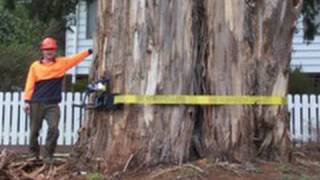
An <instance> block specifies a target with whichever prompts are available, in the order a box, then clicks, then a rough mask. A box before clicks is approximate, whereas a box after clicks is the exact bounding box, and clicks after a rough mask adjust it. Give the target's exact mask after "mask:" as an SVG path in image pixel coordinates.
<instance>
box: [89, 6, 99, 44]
mask: <svg viewBox="0 0 320 180" xmlns="http://www.w3.org/2000/svg"><path fill="white" fill-rule="evenodd" d="M87 7H88V11H87V39H92V37H93V36H94V35H95V33H96V23H97V17H96V16H97V0H91V1H88V6H87Z"/></svg>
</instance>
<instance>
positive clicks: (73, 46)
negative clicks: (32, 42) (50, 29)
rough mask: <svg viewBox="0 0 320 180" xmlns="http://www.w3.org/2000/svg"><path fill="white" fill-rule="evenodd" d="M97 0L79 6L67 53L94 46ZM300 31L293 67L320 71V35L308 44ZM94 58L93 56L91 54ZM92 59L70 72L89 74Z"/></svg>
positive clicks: (300, 25)
mask: <svg viewBox="0 0 320 180" xmlns="http://www.w3.org/2000/svg"><path fill="white" fill-rule="evenodd" d="M96 11H97V0H93V1H92V2H91V3H87V2H85V1H81V2H80V3H79V5H78V7H77V11H76V14H75V18H74V19H75V21H74V24H73V25H72V26H71V29H72V30H73V31H70V30H68V31H67V32H66V55H71V54H74V53H76V52H78V51H80V50H82V49H85V48H90V47H92V46H93V39H92V37H93V34H94V33H95V27H96ZM297 29H298V32H297V33H296V34H295V36H294V38H293V53H292V61H291V67H292V68H296V67H301V70H302V71H303V72H305V73H312V74H318V73H320V35H318V36H316V37H315V40H314V41H313V42H312V43H311V44H309V45H307V44H306V43H305V42H304V40H303V31H302V23H299V25H298V28H297ZM91 58H92V56H91ZM91 61H92V59H90V58H88V59H86V60H85V61H84V62H82V63H81V64H80V65H78V66H77V67H75V68H73V69H71V71H69V74H71V75H72V77H73V82H75V77H76V76H77V75H87V74H88V72H89V68H90V65H91Z"/></svg>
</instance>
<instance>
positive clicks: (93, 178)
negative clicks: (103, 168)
mask: <svg viewBox="0 0 320 180" xmlns="http://www.w3.org/2000/svg"><path fill="white" fill-rule="evenodd" d="M87 178H88V179H89V180H103V179H104V178H103V175H102V174H101V173H98V172H96V173H90V174H88V175H87Z"/></svg>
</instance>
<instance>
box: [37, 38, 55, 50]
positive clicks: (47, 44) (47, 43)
mask: <svg viewBox="0 0 320 180" xmlns="http://www.w3.org/2000/svg"><path fill="white" fill-rule="evenodd" d="M40 49H41V50H44V49H54V50H56V49H58V45H57V42H56V40H55V39H53V38H51V37H47V38H45V39H44V40H43V41H42V42H41V45H40Z"/></svg>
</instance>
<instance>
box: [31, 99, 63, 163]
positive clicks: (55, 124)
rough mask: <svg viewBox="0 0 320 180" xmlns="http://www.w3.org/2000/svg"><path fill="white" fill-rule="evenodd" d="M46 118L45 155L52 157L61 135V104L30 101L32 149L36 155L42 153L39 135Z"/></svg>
mask: <svg viewBox="0 0 320 180" xmlns="http://www.w3.org/2000/svg"><path fill="white" fill-rule="evenodd" d="M44 119H45V120H46V121H47V124H48V133H47V138H46V145H45V154H44V155H45V157H52V156H53V153H54V151H55V148H56V146H57V140H58V137H59V120H60V108H59V105H58V104H45V103H30V151H31V153H33V154H34V155H36V156H39V154H40V146H39V142H38V137H39V131H40V129H41V127H42V123H43V120H44Z"/></svg>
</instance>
